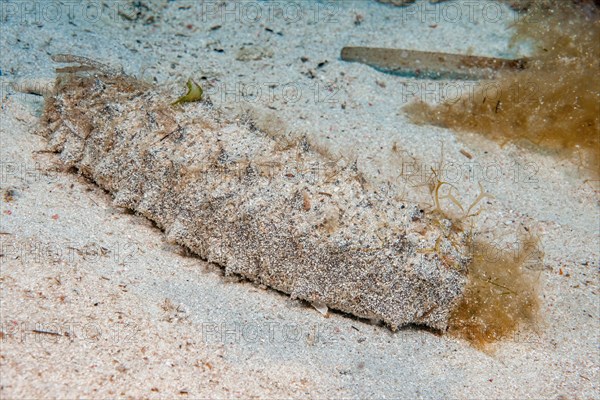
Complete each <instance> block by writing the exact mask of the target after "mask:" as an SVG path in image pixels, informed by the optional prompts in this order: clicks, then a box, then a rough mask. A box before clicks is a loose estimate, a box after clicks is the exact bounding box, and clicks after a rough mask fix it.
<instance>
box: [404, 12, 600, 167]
mask: <svg viewBox="0 0 600 400" xmlns="http://www.w3.org/2000/svg"><path fill="white" fill-rule="evenodd" d="M515 28H516V32H517V33H516V35H515V37H514V41H520V40H533V41H534V45H535V46H536V51H535V54H534V55H533V56H532V57H530V58H529V59H528V63H527V68H525V69H524V70H520V71H515V70H510V69H506V70H502V71H500V72H499V75H498V78H497V80H494V81H483V82H480V83H479V85H478V86H477V87H478V89H477V90H474V91H473V92H472V93H469V94H468V95H465V96H463V97H462V98H460V99H458V100H455V101H447V102H445V103H442V104H438V105H431V104H427V103H424V102H418V103H413V104H409V105H408V106H406V107H405V108H404V110H405V111H406V112H407V113H408V115H409V117H410V118H411V119H412V121H413V122H415V123H420V124H434V125H438V126H443V127H446V128H452V129H456V130H457V131H459V132H478V133H481V134H483V135H485V136H487V137H489V138H491V139H493V140H495V141H497V142H499V143H500V144H505V143H509V142H511V143H515V144H517V145H525V144H529V145H531V144H533V146H534V147H535V148H537V149H539V150H541V151H546V152H551V153H555V154H558V155H561V156H566V157H572V158H576V159H578V160H579V159H580V160H581V164H582V166H583V167H585V168H586V169H589V170H591V171H592V175H597V174H598V171H599V168H600V80H599V79H598V71H599V68H600V41H599V40H598V37H600V11H598V9H597V8H593V7H586V6H581V5H579V6H578V5H576V4H574V3H572V2H550V1H541V2H536V3H535V4H534V5H532V7H531V8H530V9H529V11H528V12H527V14H525V15H524V16H523V17H522V18H521V19H520V21H518V22H517V23H516V25H515Z"/></svg>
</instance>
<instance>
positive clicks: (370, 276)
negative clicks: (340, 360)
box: [42, 74, 468, 330]
mask: <svg viewBox="0 0 600 400" xmlns="http://www.w3.org/2000/svg"><path fill="white" fill-rule="evenodd" d="M168 104H169V101H168V99H167V98H166V97H165V95H164V93H162V92H161V90H160V89H159V88H156V87H152V86H150V85H145V84H142V83H140V82H138V81H136V80H134V79H133V78H129V77H124V76H103V75H102V74H96V75H93V76H89V75H88V76H65V77H62V78H60V79H59V80H58V82H57V87H56V93H55V95H54V96H53V97H52V98H49V99H48V100H47V104H46V110H45V114H44V116H43V118H42V122H43V126H44V132H45V134H46V135H47V137H48V138H49V144H50V146H51V148H52V149H53V150H55V151H57V152H60V156H61V159H62V160H63V161H64V162H65V163H66V164H67V165H68V166H72V167H75V168H77V170H79V171H80V173H82V174H83V175H85V176H86V177H88V178H90V179H91V180H93V181H94V182H96V183H97V184H98V185H99V186H101V187H102V188H104V189H106V190H108V191H109V192H110V193H112V194H113V196H114V201H115V203H116V204H117V205H119V206H122V207H127V208H130V209H132V210H134V211H136V212H137V213H139V214H142V215H144V216H145V217H147V218H149V219H151V220H152V221H154V222H155V223H156V224H157V225H158V227H160V228H161V229H163V230H164V232H165V233H166V235H167V238H168V240H170V241H172V242H176V243H179V244H181V245H183V246H186V247H187V248H189V249H190V250H191V251H192V252H194V253H196V254H198V255H199V256H200V257H202V258H204V259H206V260H208V261H211V262H214V263H217V264H219V265H221V266H223V267H224V268H225V271H226V273H232V274H239V275H242V276H244V277H246V278H248V279H249V280H252V281H255V282H257V283H261V284H265V285H267V286H270V287H272V288H275V289H277V290H280V291H282V292H285V293H289V294H290V295H291V296H292V297H295V298H300V299H304V300H307V301H310V302H313V303H316V304H325V305H327V306H329V307H330V308H333V309H337V310H341V311H344V312H347V313H350V314H353V315H355V316H358V317H364V318H370V319H376V320H383V321H384V322H385V323H386V324H388V325H389V326H390V327H392V328H393V329H395V328H397V327H399V326H403V325H406V324H422V325H427V326H430V327H433V328H436V329H442V330H443V329H445V328H446V326H447V322H448V318H449V313H450V311H451V309H452V307H453V306H454V305H455V304H456V302H457V301H458V300H459V298H460V297H461V296H462V293H463V290H464V286H465V283H466V280H467V278H466V265H467V263H468V257H467V256H465V254H468V252H467V251H466V246H465V244H464V241H462V239H461V238H459V237H457V238H455V239H456V240H452V241H450V240H448V238H447V235H444V232H443V231H442V229H443V227H441V226H440V225H438V224H433V223H432V221H431V220H430V219H429V218H428V217H427V216H426V215H425V214H423V213H422V212H421V210H419V209H418V208H417V207H416V206H411V205H409V204H405V203H402V202H399V201H397V200H396V199H395V198H394V197H393V196H392V195H390V194H389V193H388V192H386V191H385V190H383V189H384V188H375V187H372V186H371V185H369V184H368V182H366V181H365V180H364V178H362V176H361V175H360V173H359V172H358V171H357V168H356V166H355V165H353V164H352V163H347V165H342V163H340V162H339V161H335V160H332V159H331V158H329V157H327V156H326V155H323V154H321V153H320V152H318V151H315V150H313V148H312V147H311V145H310V143H309V142H308V141H306V140H304V139H300V140H299V141H298V142H297V143H296V144H295V145H293V146H291V145H290V146H286V145H285V142H284V140H283V139H281V138H273V137H271V136H269V135H267V134H265V133H264V132H261V131H259V130H256V129H252V127H250V126H247V124H240V123H238V122H236V121H229V120H226V119H224V118H222V117H220V116H219V113H218V112H217V111H215V110H213V109H212V108H211V107H210V106H207V105H206V104H200V103H193V104H187V105H185V106H182V107H170V106H169V105H168ZM132 229H133V228H132ZM440 237H443V238H444V239H442V240H440V239H439V238H440ZM457 243H458V244H457ZM432 248H438V249H441V250H440V252H442V253H443V254H439V252H431V251H422V250H423V249H432Z"/></svg>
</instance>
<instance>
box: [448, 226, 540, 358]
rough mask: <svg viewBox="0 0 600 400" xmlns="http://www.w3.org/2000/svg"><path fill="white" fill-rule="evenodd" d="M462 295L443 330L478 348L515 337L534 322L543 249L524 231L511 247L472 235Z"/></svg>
mask: <svg viewBox="0 0 600 400" xmlns="http://www.w3.org/2000/svg"><path fill="white" fill-rule="evenodd" d="M472 249H473V251H472V257H473V258H472V261H471V264H470V265H469V282H468V283H467V287H466V290H465V294H464V296H463V298H462V300H461V302H460V303H459V304H458V306H457V307H456V308H455V309H454V311H453V312H452V314H451V316H450V321H449V326H448V332H449V333H450V334H451V335H454V336H457V337H461V338H463V339H466V340H468V341H469V342H471V343H472V344H473V345H474V346H475V347H477V348H479V349H486V348H489V346H488V345H490V344H491V343H494V342H496V341H499V340H511V339H515V338H516V335H517V334H518V333H519V332H521V331H527V330H533V329H534V328H535V326H536V325H537V323H538V319H539V316H538V311H539V306H540V300H539V294H538V290H539V286H540V285H539V283H540V277H541V268H540V267H541V265H542V258H543V252H542V251H541V249H540V247H539V240H538V239H537V238H536V237H534V236H532V235H528V236H524V237H522V238H521V239H520V241H519V244H518V245H517V246H516V248H514V249H503V248H500V247H499V246H497V245H494V244H491V243H489V242H485V241H479V240H475V241H474V242H473V246H472Z"/></svg>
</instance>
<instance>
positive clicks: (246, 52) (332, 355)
mask: <svg viewBox="0 0 600 400" xmlns="http://www.w3.org/2000/svg"><path fill="white" fill-rule="evenodd" d="M467 3H470V4H472V3H474V2H467ZM425 4H427V6H425ZM487 4H488V2H481V3H477V4H476V5H475V6H473V5H472V6H471V7H474V8H471V9H468V8H467V4H466V2H453V1H451V2H447V3H441V4H438V5H431V4H428V3H425V2H422V1H417V2H416V4H415V5H413V6H410V7H409V8H396V7H392V6H388V5H383V4H379V3H376V2H371V1H347V2H335V3H328V2H308V1H302V2H287V3H283V2H262V1H259V2H249V1H245V2H235V3H228V4H227V5H225V4H224V3H222V2H191V1H179V2H169V1H158V0H156V1H141V2H125V1H123V2H119V1H117V2H110V1H97V2H95V1H90V2H88V3H87V7H83V6H79V5H74V4H72V3H68V2H57V1H48V2H36V1H6V2H2V3H0V7H1V13H0V24H1V25H0V29H1V31H0V54H1V56H0V70H1V75H0V84H1V91H2V92H1V101H2V108H1V111H0V144H1V146H0V162H1V167H2V168H1V169H0V172H1V176H0V186H1V190H2V198H1V202H2V204H1V209H0V213H1V214H0V244H1V248H0V254H1V256H0V287H1V292H0V300H1V301H0V327H1V331H0V332H1V333H0V335H1V337H0V347H1V348H0V396H2V398H46V397H61V398H74V397H92V398H106V397H131V398H233V397H235V398H249V397H266V398H281V397H307V396H308V397H315V398H342V397H344V398H359V397H360V398H515V399H516V398H555V399H556V398H599V397H600V394H599V389H598V383H597V382H598V381H599V378H600V377H599V372H598V367H599V365H600V360H599V357H600V354H599V350H598V339H599V334H598V331H599V330H598V317H599V300H598V299H599V298H598V283H599V282H598V260H599V255H600V254H599V253H600V250H599V222H600V221H599V218H598V198H597V189H598V188H597V185H594V182H591V181H590V179H589V177H588V176H587V175H586V173H585V171H582V170H581V168H580V167H578V165H577V163H576V162H573V161H572V160H566V159H558V158H556V157H554V156H552V155H550V154H543V153H541V152H536V151H530V150H529V149H526V148H522V147H517V146H514V145H512V144H506V145H505V146H502V147H501V146H499V145H498V144H496V143H494V142H491V141H488V140H485V139H483V138H481V137H479V136H477V135H476V134H473V135H472V136H470V138H471V140H468V141H467V140H466V139H465V136H461V137H460V138H458V137H457V136H456V135H455V133H454V132H452V131H451V130H447V129H443V128H439V127H431V126H416V125H413V124H411V123H409V122H408V120H407V118H406V116H405V115H404V114H403V112H402V111H401V108H402V106H403V105H405V104H407V103H408V102H410V101H414V100H419V99H421V100H427V101H431V102H435V101H439V100H440V93H441V92H442V91H443V86H442V85H441V83H440V82H438V81H427V82H428V83H429V84H430V86H423V83H424V81H416V80H414V79H411V78H404V77H397V76H392V75H388V74H383V73H380V72H378V71H376V70H374V69H372V68H370V67H367V66H365V65H361V64H357V63H345V62H343V61H341V60H340V59H339V53H340V50H341V48H342V47H344V46H348V45H353V46H374V47H398V48H411V49H418V50H427V51H445V52H455V53H473V54H478V55H489V56H495V57H513V56H520V55H523V54H526V53H527V47H523V48H520V47H516V48H511V47H509V42H510V38H511V35H512V31H511V23H512V22H514V20H515V19H516V18H519V16H518V14H515V13H514V12H513V11H512V10H510V9H509V8H508V7H505V6H504V5H498V8H496V7H495V6H494V10H496V11H498V10H500V11H499V14H497V15H498V16H497V17H492V14H490V12H491V11H492V10H491V8H489V7H488V8H487V12H488V13H487V14H486V13H484V12H483V10H484V8H485V7H487V6H486V5H487ZM479 6H481V7H480V8H478V7H479ZM457 10H458V11H459V12H461V17H460V18H457V16H456V14H452V13H456V12H457ZM468 10H472V14H469V13H468V12H467V11H468ZM56 53H72V54H78V55H82V56H86V57H90V58H93V59H97V60H100V61H102V62H104V63H106V64H110V65H122V66H123V68H124V71H125V73H127V74H130V75H134V76H136V77H138V78H140V79H145V80H148V81H149V82H152V83H155V84H158V85H161V86H163V87H165V88H166V89H169V88H171V90H172V93H173V97H172V100H175V99H176V98H177V97H178V96H179V95H180V94H181V92H182V90H183V88H184V84H185V82H186V81H187V79H188V78H189V77H192V78H194V79H195V80H196V81H197V82H199V83H201V84H202V86H203V87H204V89H205V94H206V95H207V96H208V97H209V98H210V99H211V100H212V102H213V103H214V104H215V106H216V107H219V108H221V109H222V110H223V111H224V112H225V113H227V114H228V115H229V116H230V117H231V118H239V119H240V120H243V119H244V118H251V119H252V120H254V121H255V123H256V124H257V125H258V126H259V127H260V128H261V129H265V130H269V131H273V132H279V133H280V132H286V131H289V132H300V133H306V134H308V135H311V136H312V137H314V138H316V140H318V141H319V143H320V144H321V145H322V146H323V147H324V148H327V149H330V150H331V151H332V152H335V153H337V154H341V155H344V156H346V157H350V158H352V157H355V158H356V159H357V162H358V164H359V165H360V168H361V169H362V170H363V171H364V172H365V175H367V176H368V177H369V179H371V180H373V181H377V182H379V181H381V182H383V181H385V180H388V179H394V178H396V177H397V176H398V175H400V174H401V173H402V166H403V165H405V164H406V163H409V164H410V165H411V168H413V167H414V165H415V164H414V160H415V159H417V160H418V165H419V171H428V170H430V168H431V166H434V165H435V163H436V162H437V161H438V160H439V159H440V155H441V154H442V152H443V155H444V159H445V161H446V162H447V163H453V165H454V166H457V167H458V168H459V170H460V171H461V173H460V174H457V175H456V176H455V180H454V181H453V184H454V185H456V186H457V187H460V192H461V195H462V196H463V197H464V198H463V200H464V201H465V203H468V202H469V201H470V200H473V199H474V198H475V197H476V196H477V193H478V191H479V185H478V184H479V183H481V184H482V185H483V186H484V187H485V189H486V191H487V192H490V193H491V194H492V195H493V196H494V198H493V199H490V200H489V201H487V202H486V205H485V209H484V210H483V211H482V213H481V214H480V215H479V217H478V219H477V224H478V231H479V232H481V234H482V235H483V236H486V237H487V238H488V239H489V240H493V241H497V242H498V243H503V245H507V246H510V243H511V241H513V242H514V240H515V239H514V238H515V237H516V235H517V233H518V231H519V229H522V227H527V228H528V229H530V230H532V231H535V232H536V234H537V235H538V236H539V238H540V240H541V244H542V247H543V251H544V254H545V259H544V266H543V270H542V273H541V278H540V279H541V280H540V282H541V283H540V285H541V287H540V293H541V303H542V304H541V309H540V314H541V319H540V322H539V325H538V326H535V327H533V329H531V327H528V328H527V329H523V330H518V331H517V332H515V334H514V335H513V336H512V337H511V338H510V340H505V341H502V342H500V343H497V344H495V345H494V348H493V349H492V350H491V351H488V352H482V351H479V350H477V349H475V348H473V347H472V346H471V345H470V344H469V343H467V342H465V341H463V340H459V339H456V338H453V337H449V336H440V335H436V334H434V333H431V332H428V331H425V330H421V329H417V328H412V327H410V328H405V329H401V330H400V331H398V332H391V331H390V330H389V329H388V328H386V327H383V326H378V325H370V324H368V323H367V322H366V321H361V320H356V319H353V318H350V317H347V316H344V315H341V314H339V313H329V318H324V317H323V315H322V314H321V313H319V312H318V311H317V310H315V309H313V308H312V307H310V306H308V305H306V304H304V303H301V302H298V301H295V300H291V299H290V298H289V297H287V296H284V295H282V294H280V293H278V292H275V291H272V290H265V289H264V288H262V287H259V286H255V285H253V284H250V283H247V282H242V281H238V280H237V279H236V278H234V277H225V276H224V275H223V273H222V271H221V270H220V269H219V268H218V267H216V266H214V265H212V264H209V263H206V262H204V261H202V260H200V259H198V258H194V257H190V255H189V254H187V253H186V252H185V251H183V250H182V249H181V248H179V247H176V246H173V245H169V244H167V242H166V241H165V240H164V237H163V234H162V233H161V231H160V230H158V229H156V227H154V226H153V225H152V224H151V223H150V222H149V221H148V220H146V219H144V218H143V217H140V216H136V215H132V214H130V213H126V212H124V211H123V210H122V209H120V208H118V207H115V206H113V205H112V199H111V197H110V196H109V195H108V194H107V193H105V192H104V191H102V190H101V189H99V188H98V187H97V186H95V185H93V184H92V183H90V182H89V181H86V180H85V179H83V178H81V177H79V176H78V175H76V174H74V173H72V172H71V171H64V169H63V168H62V166H61V164H60V162H59V160H58V157H57V156H56V155H54V154H52V153H47V152H45V149H46V146H47V143H46V140H45V139H44V138H42V137H40V136H38V135H36V134H35V133H36V129H37V127H38V123H39V117H40V115H41V112H42V107H43V97H41V96H40V94H44V93H46V92H47V91H49V90H50V89H51V87H52V85H53V82H54V79H55V76H56V74H55V70H54V69H55V68H56V67H57V65H56V64H54V63H53V62H51V60H50V55H51V54H56ZM459 87H460V85H459ZM432 88H433V89H432ZM169 100H171V99H169ZM394 149H395V150H394ZM398 149H400V151H398ZM461 150H462V151H463V152H461ZM465 152H466V153H467V154H469V155H471V156H472V158H471V159H469V158H467V157H466V156H465V155H464V153H465ZM413 171H414V169H413ZM414 181H416V182H418V181H419V174H418V173H416V174H415V178H414Z"/></svg>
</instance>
